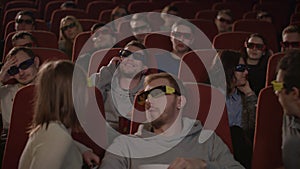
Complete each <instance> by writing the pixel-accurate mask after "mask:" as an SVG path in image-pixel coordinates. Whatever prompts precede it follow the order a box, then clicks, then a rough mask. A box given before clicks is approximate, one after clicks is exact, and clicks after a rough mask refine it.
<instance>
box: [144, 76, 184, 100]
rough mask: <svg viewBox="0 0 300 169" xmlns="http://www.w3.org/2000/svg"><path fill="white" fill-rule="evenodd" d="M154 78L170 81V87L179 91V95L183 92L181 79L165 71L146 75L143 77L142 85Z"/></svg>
mask: <svg viewBox="0 0 300 169" xmlns="http://www.w3.org/2000/svg"><path fill="white" fill-rule="evenodd" d="M156 79H167V80H168V81H169V83H170V87H173V88H174V89H175V90H176V91H177V92H178V93H180V95H184V94H185V89H184V85H183V83H182V81H181V80H179V79H178V78H177V77H176V76H173V75H171V74H169V73H166V72H161V73H154V74H150V75H147V76H146V77H145V81H144V86H147V85H148V84H149V83H151V82H152V81H154V80H156Z"/></svg>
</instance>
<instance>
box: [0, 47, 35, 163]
mask: <svg viewBox="0 0 300 169" xmlns="http://www.w3.org/2000/svg"><path fill="white" fill-rule="evenodd" d="M38 67H39V58H38V57H34V53H33V52H32V51H31V50H30V49H28V48H25V47H15V48H13V49H12V50H11V51H10V52H9V53H8V55H7V56H6V58H5V62H4V65H3V66H2V69H1V71H0V82H1V87H0V100H1V105H0V106H1V115H2V123H3V130H2V135H1V150H0V152H1V153H3V151H4V146H5V142H6V139H7V133H8V129H9V125H10V118H11V112H12V107H13V100H14V97H15V94H16V93H17V91H18V90H19V88H20V87H22V86H25V85H28V84H30V83H32V82H33V81H34V79H35V77H36V74H37V72H38ZM13 79H15V80H16V81H17V83H13V84H9V83H8V84H6V85H3V83H7V82H8V81H10V80H13ZM1 161H2V158H1Z"/></svg>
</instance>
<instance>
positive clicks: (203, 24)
mask: <svg viewBox="0 0 300 169" xmlns="http://www.w3.org/2000/svg"><path fill="white" fill-rule="evenodd" d="M156 16H157V15H156ZM87 22H88V23H89V24H86V25H87V27H89V26H90V24H92V23H93V22H89V21H87ZM190 22H191V23H193V24H194V25H195V26H196V27H197V28H199V29H200V30H201V31H202V32H203V33H204V34H205V35H206V36H207V38H208V39H209V40H210V41H211V42H212V44H213V46H214V47H215V48H217V49H236V50H239V49H240V48H241V47H242V46H243V42H244V41H245V39H246V38H247V36H248V35H249V34H250V32H256V33H260V34H262V35H263V36H264V37H266V39H267V40H268V42H269V43H268V48H270V49H272V51H273V52H278V51H279V50H278V46H279V43H278V40H277V36H276V35H277V33H276V30H275V28H274V25H272V24H271V23H267V22H261V21H257V20H239V21H236V22H235V23H234V24H233V30H234V32H229V33H221V34H218V31H217V28H216V26H215V24H214V23H213V22H210V21H207V20H201V19H197V20H196V19H193V20H190ZM130 30H131V29H130V25H129V22H124V23H123V24H122V25H121V27H120V32H119V33H116V36H117V37H118V39H119V40H121V39H120V38H122V37H123V36H124V34H127V33H128V34H129V33H130V32H129V31H130ZM201 31H200V32H201ZM197 32H198V31H197ZM242 32H249V33H242ZM14 33H15V32H12V33H10V34H8V36H7V37H6V39H5V45H4V53H3V56H5V55H6V54H7V53H8V51H9V49H11V47H12V44H11V37H12V36H13V34H14ZM33 33H34V37H36V39H37V40H38V46H41V47H50V48H57V36H55V34H54V33H52V32H48V31H33ZM131 34H132V33H131ZM90 36H91V34H90V32H88V31H87V32H82V33H80V34H79V35H78V36H77V38H76V39H75V41H74V50H73V60H76V58H77V57H78V55H79V53H80V51H81V50H82V48H83V45H84V43H86V42H87V43H91V42H90V40H89V41H88V38H89V37H90ZM196 37H197V38H195V39H196V42H195V44H201V42H202V41H205V40H204V39H202V38H199V37H201V35H199V36H196ZM158 38H161V37H158ZM158 38H156V39H158ZM228 39H230V40H231V39H234V40H236V41H230V43H228V42H227V41H228ZM49 42H51V43H49ZM153 42H154V43H153ZM145 43H147V44H150V45H151V44H154V45H155V44H157V43H155V40H153V38H152V39H150V40H146V41H145ZM125 44H126V43H125ZM158 44H161V43H158ZM123 45H124V43H122V44H120V45H118V46H123ZM166 45H169V46H170V43H169V42H168V43H167V44H166ZM200 47H201V49H203V48H211V46H207V45H206V46H200ZM168 51H170V49H168Z"/></svg>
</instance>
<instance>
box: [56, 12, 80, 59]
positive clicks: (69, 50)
mask: <svg viewBox="0 0 300 169" xmlns="http://www.w3.org/2000/svg"><path fill="white" fill-rule="evenodd" d="M67 20H70V21H72V22H74V23H75V24H76V27H77V29H78V33H80V32H82V31H83V29H82V26H81V24H80V23H79V21H78V20H77V18H75V17H74V16H70V15H69V16H66V17H64V18H62V19H61V20H60V26H59V41H58V44H62V43H64V47H65V52H66V53H67V54H68V55H69V56H70V57H71V55H72V50H73V41H72V40H71V39H69V38H67V37H66V35H65V33H64V31H62V30H61V28H62V27H63V26H64V22H66V21H67Z"/></svg>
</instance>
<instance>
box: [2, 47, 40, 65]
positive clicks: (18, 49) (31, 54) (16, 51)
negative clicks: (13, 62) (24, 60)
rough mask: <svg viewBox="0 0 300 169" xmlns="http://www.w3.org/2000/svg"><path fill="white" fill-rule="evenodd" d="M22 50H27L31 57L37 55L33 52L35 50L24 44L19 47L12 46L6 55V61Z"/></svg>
mask: <svg viewBox="0 0 300 169" xmlns="http://www.w3.org/2000/svg"><path fill="white" fill-rule="evenodd" d="M20 51H23V52H25V53H26V54H27V55H28V56H29V57H31V58H33V57H35V54H34V53H33V51H32V50H31V49H30V48H28V47H23V46H18V47H14V48H12V49H11V50H10V51H9V52H8V54H7V56H6V57H5V61H4V62H6V61H7V60H8V59H9V58H11V57H14V56H15V55H16V54H17V53H18V52H20Z"/></svg>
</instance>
